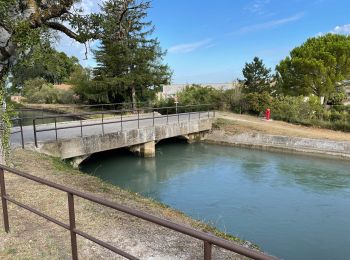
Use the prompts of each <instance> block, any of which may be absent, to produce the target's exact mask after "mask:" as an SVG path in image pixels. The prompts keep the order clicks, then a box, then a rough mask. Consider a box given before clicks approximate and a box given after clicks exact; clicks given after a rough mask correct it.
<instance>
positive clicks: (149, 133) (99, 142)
mask: <svg viewBox="0 0 350 260" xmlns="http://www.w3.org/2000/svg"><path fill="white" fill-rule="evenodd" d="M161 109H162V108H161ZM161 109H152V112H151V113H149V112H148V113H146V114H144V113H140V111H142V112H143V111H144V110H141V109H140V110H137V114H135V111H133V113H129V114H128V115H126V111H123V112H121V111H106V112H99V113H85V114H79V115H76V114H75V115H58V116H49V117H43V118H42V117H41V118H36V119H34V124H33V125H30V126H23V127H22V128H21V127H15V128H13V134H12V136H11V143H12V146H21V144H22V142H23V144H24V146H25V147H27V148H32V149H36V150H37V151H40V152H42V153H45V154H48V155H51V156H55V157H59V158H61V159H72V162H73V165H74V166H78V165H79V164H80V163H81V162H82V161H83V160H85V159H86V158H88V157H89V156H90V155H91V154H94V153H98V152H102V151H107V150H114V149H118V148H123V147H124V148H125V147H126V148H128V149H129V150H130V151H132V152H133V153H135V154H136V155H138V156H142V157H154V156H155V145H156V143H157V142H158V141H160V140H163V139H167V138H173V137H180V138H185V139H187V140H188V141H189V142H191V141H194V140H200V139H201V138H203V137H204V135H205V134H206V133H207V132H208V131H210V130H211V128H212V120H213V118H214V117H215V112H214V111H209V110H208V111H205V112H204V111H203V110H202V111H200V112H195V111H193V110H194V109H193V108H192V109H191V111H190V112H186V113H173V114H169V113H166V115H164V113H163V114H160V113H159V112H160V111H163V112H164V111H165V110H164V109H163V110H161ZM169 109H170V108H168V109H167V111H168V110H169ZM178 109H180V107H179V108H178ZM96 115H100V117H101V118H97V119H85V120H83V119H81V118H82V117H83V116H90V117H94V116H96ZM73 116H74V117H75V118H80V119H79V120H75V121H66V122H57V121H58V119H59V118H62V117H65V118H67V117H73ZM42 119H46V120H48V119H50V120H53V121H54V123H49V124H40V121H41V120H42ZM38 123H39V124H38Z"/></svg>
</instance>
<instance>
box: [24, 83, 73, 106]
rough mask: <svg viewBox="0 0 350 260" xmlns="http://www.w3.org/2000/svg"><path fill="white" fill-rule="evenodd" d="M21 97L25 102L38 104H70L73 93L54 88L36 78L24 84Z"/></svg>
mask: <svg viewBox="0 0 350 260" xmlns="http://www.w3.org/2000/svg"><path fill="white" fill-rule="evenodd" d="M23 96H24V97H25V98H26V101H27V102H30V103H38V104H57V103H60V104H72V103H74V92H73V91H72V90H62V89H57V88H55V87H54V86H53V85H52V84H51V83H48V82H47V81H45V80H44V79H40V78H36V79H31V80H27V81H25V83H24V88H23Z"/></svg>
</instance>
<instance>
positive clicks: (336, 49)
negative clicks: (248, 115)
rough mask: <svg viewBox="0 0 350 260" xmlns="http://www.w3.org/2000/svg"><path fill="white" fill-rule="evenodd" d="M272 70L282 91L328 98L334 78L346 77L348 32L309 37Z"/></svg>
mask: <svg viewBox="0 0 350 260" xmlns="http://www.w3.org/2000/svg"><path fill="white" fill-rule="evenodd" d="M276 70H277V72H278V80H279V84H280V85H281V86H282V90H283V93H284V94H286V95H293V96H298V95H304V96H308V95H311V94H314V95H317V96H324V97H326V98H328V97H329V96H330V95H331V94H332V93H333V92H335V91H336V88H335V86H336V83H337V82H339V81H341V80H343V79H347V78H349V77H350V36H344V35H334V34H327V35H325V36H322V37H315V38H310V39H308V40H307V41H306V42H305V43H304V44H302V45H301V46H300V47H297V48H295V49H293V50H292V51H291V53H290V56H289V57H287V58H286V59H284V60H283V61H281V63H280V64H279V65H278V66H277V67H276Z"/></svg>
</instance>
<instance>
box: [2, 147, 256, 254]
mask: <svg viewBox="0 0 350 260" xmlns="http://www.w3.org/2000/svg"><path fill="white" fill-rule="evenodd" d="M11 161H12V162H13V163H14V165H12V166H13V167H15V168H16V169H20V170H23V171H26V172H29V173H32V174H33V175H35V176H38V177H42V178H45V179H47V180H50V181H53V182H55V183H59V184H63V185H66V186H69V187H72V188H75V189H77V190H80V191H83V192H87V193H90V194H94V195H96V196H98V197H102V198H105V199H108V200H111V201H114V202H116V203H120V204H122V205H125V206H128V207H131V208H134V209H137V210H141V211H144V212H147V213H150V214H153V215H156V216H159V217H162V218H164V219H169V220H171V221H173V222H175V223H179V224H182V225H186V226H189V227H193V228H195V229H197V230H202V231H205V232H208V233H213V234H215V235H218V236H221V237H223V238H226V239H229V240H231V241H234V242H235V243H239V244H243V245H245V246H246V247H254V246H253V245H252V244H251V243H249V242H243V241H241V240H239V239H238V238H235V237H233V236H230V235H228V234H224V233H223V232H220V231H218V230H217V229H215V228H213V227H211V226H209V225H207V224H204V223H203V222H200V221H196V220H193V219H191V218H190V217H187V216H186V215H185V214H183V213H181V212H180V211H177V210H174V209H171V208H169V207H167V206H165V205H163V204H161V203H159V202H156V201H154V200H152V199H149V198H145V197H142V196H140V195H138V194H136V193H133V192H129V191H127V190H124V189H121V188H119V187H116V186H115V185H112V184H109V183H108V182H105V181H102V180H101V179H99V178H97V177H95V176H91V175H87V174H82V173H81V172H80V171H77V170H74V169H72V168H71V167H70V166H69V165H67V164H65V163H63V162H61V161H59V160H58V159H55V158H52V157H49V156H46V155H42V154H38V153H36V152H31V151H25V150H20V149H18V150H14V151H13V152H12V158H11ZM28 162H30V163H28ZM6 184H7V190H8V193H9V194H10V196H13V197H14V198H15V199H16V200H18V201H21V202H23V203H25V204H27V205H31V206H33V207H35V208H37V209H39V210H40V211H42V212H44V213H46V214H48V215H50V216H51V217H54V218H57V219H59V220H61V221H62V222H65V223H66V222H67V221H68V220H67V198H66V194H64V193H61V192H57V191H55V190H53V189H50V188H47V187H44V186H42V185H39V184H36V183H33V182H30V181H27V180H25V179H23V178H17V177H14V176H13V175H6ZM0 210H1V206H0ZM9 213H10V219H11V223H10V226H11V233H10V234H5V233H4V232H3V230H2V229H1V230H0V238H1V239H0V258H1V259H24V258H33V259H69V258H70V240H69V239H70V238H69V233H68V232H67V231H65V230H63V229H61V228H60V227H58V226H55V225H52V224H50V223H49V222H47V221H45V220H43V219H41V218H38V217H37V216H35V215H33V214H31V213H29V212H27V211H25V210H22V209H20V208H18V207H16V206H14V205H13V204H10V205H9ZM76 216H77V217H76V218H77V220H76V221H77V226H78V227H79V228H81V229H82V230H84V231H85V232H87V233H89V234H92V235H94V236H96V237H98V238H100V239H102V240H104V241H106V242H108V243H111V244H113V245H115V246H117V247H119V248H121V249H123V250H125V251H127V252H129V253H131V254H133V255H136V256H138V257H140V258H141V259H174V260H175V259H202V257H203V253H202V252H203V250H202V243H201V241H198V240H196V239H192V238H189V237H187V236H185V235H181V234H179V233H176V232H173V231H169V230H168V229H165V228H161V227H159V226H156V225H154V224H151V223H148V222H144V221H142V220H139V219H136V218H133V217H130V216H128V215H125V214H122V213H118V212H115V211H113V210H110V209H108V208H105V207H101V206H98V205H97V204H94V203H89V202H87V201H85V200H82V199H78V198H77V200H76ZM78 246H79V250H78V251H79V253H80V254H81V255H80V258H81V259H119V258H116V256H115V254H114V253H111V252H110V251H108V250H104V249H102V248H100V247H99V246H97V245H96V244H94V243H92V242H89V241H87V240H85V239H79V240H78ZM213 253H214V257H215V258H214V259H246V258H244V257H241V256H238V255H235V254H232V253H230V252H227V251H225V250H221V249H216V248H215V249H214V251H213Z"/></svg>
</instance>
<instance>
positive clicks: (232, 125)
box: [217, 112, 350, 141]
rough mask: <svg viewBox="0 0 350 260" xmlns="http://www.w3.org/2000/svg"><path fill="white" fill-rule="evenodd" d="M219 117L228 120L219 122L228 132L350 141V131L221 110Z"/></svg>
mask: <svg viewBox="0 0 350 260" xmlns="http://www.w3.org/2000/svg"><path fill="white" fill-rule="evenodd" d="M217 117H218V118H222V119H225V120H227V121H219V124H220V127H221V128H223V129H224V130H225V131H226V132H231V133H244V132H262V133H265V134H272V135H284V136H294V137H304V138H314V139H328V140H334V141H350V133H344V132H340V131H333V130H328V129H322V128H315V127H306V126H301V125H294V124H289V123H286V122H282V121H273V120H271V121H266V120H265V119H262V118H258V117H254V116H249V115H239V114H234V113H229V112H219V113H218V114H217ZM228 120H229V121H228Z"/></svg>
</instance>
